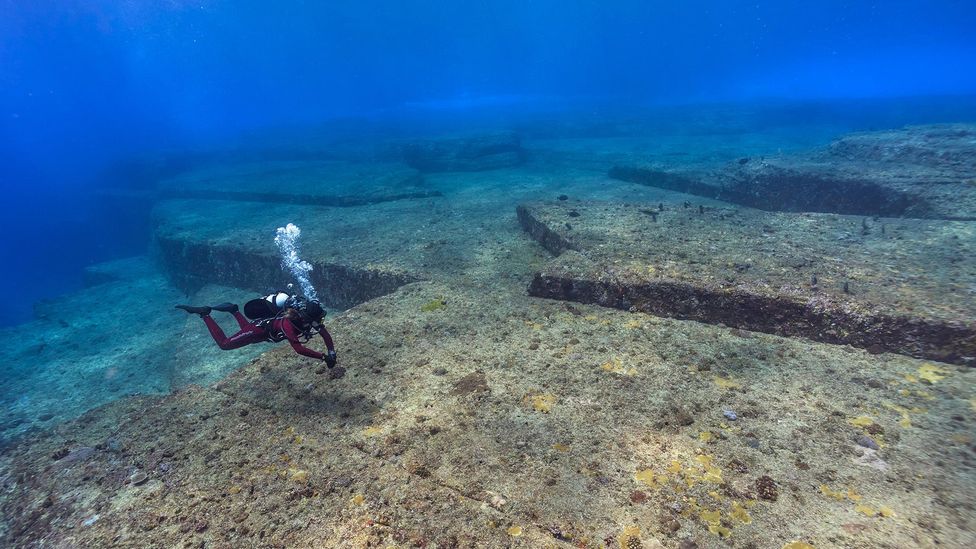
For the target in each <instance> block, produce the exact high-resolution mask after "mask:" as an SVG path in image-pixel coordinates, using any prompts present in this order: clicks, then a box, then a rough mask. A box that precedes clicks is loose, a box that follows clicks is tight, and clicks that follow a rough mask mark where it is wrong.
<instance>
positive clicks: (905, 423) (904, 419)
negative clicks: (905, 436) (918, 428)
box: [884, 402, 925, 429]
mask: <svg viewBox="0 0 976 549" xmlns="http://www.w3.org/2000/svg"><path fill="white" fill-rule="evenodd" d="M884 406H885V408H888V409H889V410H894V411H896V412H898V413H899V414H901V419H900V420H898V425H901V426H902V427H904V428H906V429H907V428H909V427H911V426H912V418H911V416H909V415H908V414H909V412H911V413H914V414H919V413H922V412H924V411H925V410H923V409H922V408H918V407H914V408H911V409H909V408H905V407H904V406H898V405H897V404H890V403H887V402H886V403H884Z"/></svg>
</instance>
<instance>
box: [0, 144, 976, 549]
mask: <svg viewBox="0 0 976 549" xmlns="http://www.w3.org/2000/svg"><path fill="white" fill-rule="evenodd" d="M703 139H704V138H703ZM703 143H704V141H703ZM521 146H522V147H525V148H526V150H527V151H529V152H532V153H533V154H527V155H526V161H525V162H524V163H522V164H520V165H518V166H515V167H512V166H509V167H506V168H501V169H495V170H490V171H465V172H445V173H440V172H431V173H428V174H425V175H424V178H423V185H424V187H425V189H426V190H427V191H430V192H431V194H428V195H425V196H423V197H419V198H416V197H415V198H398V199H397V200H387V201H381V202H372V203H369V204H363V205H359V206H349V205H341V204H320V203H302V202H301V201H298V202H290V201H285V200H264V199H261V197H262V196H264V195H263V194H260V193H258V194H248V195H246V196H242V195H239V194H238V195H235V194H233V193H231V194H229V195H219V196H218V195H212V196H208V197H206V198H200V197H195V198H194V197H192V195H186V196H184V197H182V198H177V197H175V196H170V197H169V198H166V199H164V200H161V201H160V202H159V203H158V204H157V205H156V209H155V231H156V232H155V237H156V239H157V244H158V259H159V260H160V262H161V263H162V265H163V268H164V270H165V272H166V273H167V274H168V278H165V279H164V278H163V276H161V275H160V274H159V273H158V272H155V273H153V274H151V275H150V274H148V273H149V271H145V272H143V271H140V270H139V269H125V268H121V267H119V268H107V267H102V268H96V269H93V271H92V273H91V274H90V280H91V283H92V286H91V287H90V288H89V289H88V290H86V291H87V292H90V293H87V294H84V295H83V296H81V297H79V299H78V300H77V303H78V304H83V303H85V302H86V299H88V298H93V297H96V296H98V295H102V294H98V293H97V292H103V291H104V292H109V291H110V290H111V291H112V292H116V293H115V294H110V293H106V294H104V295H115V296H118V295H122V294H124V292H125V291H129V292H130V293H131V296H132V297H138V296H140V295H142V294H143V293H146V294H148V293H151V292H153V291H155V292H156V294H155V295H154V298H153V299H152V300H145V299H144V300H142V301H143V305H144V308H139V307H138V304H133V305H131V309H132V310H131V311H128V312H127V314H128V313H131V315H132V316H131V317H126V318H125V319H123V320H125V322H123V323H121V324H116V325H114V326H115V327H116V329H121V330H123V332H124V331H125V330H127V329H131V330H134V331H138V330H140V329H145V330H147V332H148V333H149V334H152V335H154V336H155V339H157V340H158V339H159V334H160V333H161V330H163V329H164V328H167V327H172V328H173V329H172V331H171V332H166V333H167V336H166V338H165V341H166V342H167V343H166V344H167V345H168V346H167V347H165V348H160V347H153V346H150V345H145V346H140V347H138V348H136V346H135V344H134V343H132V342H134V341H135V340H134V339H126V340H125V341H126V342H129V343H128V344H129V345H131V346H132V348H130V349H124V348H121V346H120V345H118V342H120V341H122V340H121V339H119V337H118V334H116V336H115V337H110V336H106V337H108V338H109V339H108V340H106V341H99V342H85V341H81V340H76V341H75V344H77V345H95V346H99V347H105V348H112V349H114V348H115V347H117V346H118V347H120V349H119V351H118V352H119V356H116V357H114V358H112V359H111V360H108V361H105V363H104V364H102V363H99V364H97V365H89V366H90V368H89V370H88V372H89V374H90V375H89V376H88V377H71V376H65V377H63V378H62V379H61V381H59V383H61V384H62V385H59V387H68V386H69V384H70V383H74V384H75V385H76V386H78V387H83V386H84V384H85V383H96V381H94V380H95V379H96V378H97V376H98V375H103V374H104V372H105V371H107V369H108V368H110V367H113V366H114V367H118V364H112V361H113V360H114V361H119V364H125V366H126V367H125V368H121V370H120V371H122V372H125V373H128V372H134V371H137V370H139V369H142V370H143V371H144V372H146V375H147V376H148V375H149V373H154V374H156V373H158V372H159V369H160V368H168V369H169V370H167V371H166V375H165V379H167V380H171V381H170V384H169V387H165V388H161V389H160V390H159V391H158V392H160V393H168V394H158V395H145V394H143V395H136V396H130V397H129V398H122V399H114V400H113V399H105V400H100V401H97V402H96V401H92V402H89V403H88V404H89V406H88V407H92V406H96V405H99V404H101V405H99V406H97V407H95V408H94V409H92V410H90V411H88V412H87V413H85V414H84V415H82V416H81V417H78V418H76V419H69V418H70V414H66V415H65V417H64V418H61V417H58V418H57V419H58V420H62V419H63V420H64V421H61V422H59V423H58V424H57V425H50V423H55V422H50V423H49V424H47V425H48V428H46V429H35V430H31V431H28V432H24V431H25V429H18V430H17V438H9V439H7V440H6V442H5V444H4V445H3V446H2V448H0V464H2V467H3V476H2V477H0V481H2V483H3V487H4V490H3V491H2V492H0V509H2V511H3V514H2V516H3V517H4V518H3V520H2V522H0V539H2V540H3V543H4V544H6V545H11V546H30V545H65V544H76V545H79V546H109V545H123V546H124V545H142V546H144V545H159V546H176V545H217V546H222V545H226V546H269V547H281V546H287V547H294V546H299V547H322V546H329V547H361V546H362V547H368V546H391V545H392V546H401V545H413V546H421V547H422V546H438V547H498V546H526V547H541V546H548V545H554V546H559V547H562V546H566V547H570V546H583V547H596V546H599V545H600V544H603V545H608V544H609V545H614V544H616V545H623V546H637V545H642V546H659V545H662V546H666V547H678V546H683V547H688V546H690V545H689V544H690V543H696V544H698V546H700V547H709V546H717V545H719V544H725V543H732V544H736V545H743V546H747V545H756V546H767V545H769V546H773V547H782V546H785V545H787V544H788V543H789V542H791V541H794V540H805V541H806V542H809V543H811V544H812V545H813V546H816V547H827V546H832V545H857V544H862V545H865V546H875V545H882V544H890V545H893V546H910V545H926V546H927V545H936V544H940V545H947V546H948V545H951V544H952V543H957V542H959V543H966V544H970V543H969V542H970V541H976V540H974V539H973V535H972V528H971V524H972V521H973V512H972V509H970V506H969V499H970V497H969V495H970V494H971V493H972V490H973V489H974V488H976V486H974V482H976V481H974V479H976V475H974V474H973V467H974V460H973V453H972V448H971V446H972V443H973V441H972V437H971V432H970V431H971V429H969V427H968V425H969V424H970V423H971V422H972V421H976V416H974V415H973V409H972V402H973V399H976V384H974V383H973V381H974V378H973V376H974V375H976V370H973V369H972V368H968V367H965V366H954V365H951V364H947V363H941V362H934V361H933V360H934V359H940V360H946V361H951V362H954V363H956V364H960V365H961V364H966V363H967V362H966V360H967V357H968V356H971V355H970V354H969V353H970V351H971V347H970V345H971V343H972V336H971V332H970V331H971V330H972V320H971V319H972V312H973V310H974V307H976V294H974V293H973V286H972V284H974V283H976V263H974V261H976V260H974V257H976V254H973V253H971V252H972V250H971V249H970V248H971V246H972V245H973V241H974V234H976V233H974V232H973V231H974V225H973V223H972V222H969V221H955V222H945V221H941V220H918V219H886V218H879V219H871V218H868V219H865V218H864V217H861V216H858V217H849V216H844V215H836V214H810V213H783V212H765V211H760V210H756V209H751V208H748V207H742V206H737V205H733V204H729V203H720V202H716V201H714V200H710V199H708V200H706V199H702V198H700V197H697V196H693V195H689V194H679V193H675V192H672V191H666V190H662V189H658V188H653V187H648V186H644V185H625V184H622V183H620V182H619V181H614V180H611V179H609V178H607V177H606V175H605V174H606V170H607V167H608V166H607V165H606V163H605V162H603V161H602V160H601V161H595V160H594V158H597V159H610V158H621V157H626V156H628V155H630V156H632V155H633V154H634V152H633V143H632V142H621V141H617V140H613V139H606V140H591V141H588V142H587V144H586V146H581V145H580V144H579V143H578V142H574V143H554V142H553V141H551V140H550V141H546V142H544V143H543V142H540V143H535V144H533V143H532V142H531V141H529V142H525V143H522V144H521ZM701 146H702V147H704V146H705V145H701ZM533 147H536V148H535V149H533ZM546 147H551V148H546ZM593 147H603V148H602V149H599V150H592V148H593ZM750 152H754V151H750ZM397 169H398V170H399V169H400V168H397ZM404 169H407V170H409V168H404ZM229 171H230V173H238V172H235V171H234V170H229ZM299 172H300V170H299ZM223 173H227V170H224V172H223ZM240 173H244V174H253V173H260V174H267V173H270V172H269V171H268V170H265V169H263V168H262V169H258V170H257V171H255V170H254V169H253V167H250V168H246V169H245V168H244V167H242V168H241V171H240ZM309 173H316V172H314V170H313V171H312V172H309ZM292 176H295V174H294V173H292ZM235 177H236V176H235ZM246 177H247V178H251V175H246ZM201 179H206V178H201ZM190 180H193V178H192V177H191V178H189V179H187V181H190ZM227 181H230V182H232V181H233V177H232V178H231V179H229V180H227ZM227 181H225V182H224V183H222V185H226V184H227ZM248 181H249V183H248V185H257V184H258V183H260V182H261V181H264V179H262V177H258V178H256V179H253V180H252V179H248ZM269 181H270V180H269ZM364 185H365V186H364V187H363V189H364V192H368V188H369V185H367V184H364ZM226 188H228V189H232V188H233V185H231V186H230V187H226ZM208 192H209V191H208ZM262 192H263V191H262ZM433 193H440V194H439V195H437V194H433ZM322 196H325V195H322ZM288 222H293V223H296V224H297V225H299V226H301V227H302V231H303V234H302V240H301V244H302V246H303V247H302V256H303V257H304V258H306V259H307V260H308V261H310V262H311V263H312V264H313V265H314V269H313V272H312V276H313V281H314V282H315V285H316V287H317V289H318V291H319V292H320V294H322V296H323V297H324V298H325V300H326V301H327V302H328V303H330V304H331V307H330V315H329V316H328V317H327V323H328V325H329V328H330V330H331V331H332V333H333V336H334V337H335V340H336V343H337V347H338V350H339V364H340V367H341V368H337V369H333V370H330V369H328V368H326V367H325V366H324V365H323V364H321V363H314V362H312V361H309V360H308V359H305V358H303V357H301V356H299V355H296V354H294V353H293V352H292V351H291V350H290V349H289V348H288V347H287V346H278V347H269V346H263V347H260V348H259V349H251V348H246V349H245V350H240V351H227V352H224V351H219V350H217V349H216V347H215V346H214V345H213V343H212V341H211V340H210V339H209V338H210V336H209V334H208V333H207V332H206V330H205V328H204V327H203V326H202V323H201V322H200V320H199V318H197V317H196V316H192V315H185V314H184V313H182V312H181V311H176V310H173V309H172V308H171V307H172V304H173V303H172V301H176V300H179V301H183V300H189V301H196V302H200V303H216V302H219V301H225V300H231V301H240V300H243V299H246V298H247V297H248V296H252V295H256V294H259V293H261V292H264V291H266V290H268V291H270V290H273V289H276V288H280V287H281V286H283V285H285V284H287V283H288V282H290V281H289V280H288V279H287V277H286V276H285V275H284V274H283V273H282V270H281V268H280V265H279V264H278V258H277V255H276V250H275V248H274V244H273V242H272V240H271V239H272V238H273V235H274V230H275V228H276V227H279V226H282V225H284V224H286V223H288ZM133 273H135V274H133ZM139 273H142V274H139ZM152 281H157V282H158V287H157V288H156V289H155V290H151V289H142V290H140V289H139V288H141V285H142V284H145V283H147V282H152ZM845 283H846V289H845ZM214 284H224V285H226V286H215V285H214ZM113 285H114V286H113ZM227 286H234V287H237V288H236V289H233V288H230V287H227ZM187 291H189V292H195V293H192V294H191V295H189V296H187V295H184V293H182V292H187ZM540 296H541V297H540ZM550 298H552V299H550ZM137 301H139V300H138V299H136V300H133V303H135V302H137ZM126 303H129V302H128V301H126ZM337 308H338V309H340V310H338V311H337V310H336V309H337ZM42 309H43V307H42ZM164 309H165V311H164ZM53 310H63V307H54V308H53ZM42 312H43V311H42ZM146 315H151V318H148V317H147V321H146V323H145V325H143V324H140V322H139V321H138V319H139V318H140V316H146ZM218 319H219V320H220V321H221V322H223V321H227V320H230V319H229V317H219V318H218ZM69 321H70V322H73V321H71V320H69ZM228 327H230V326H228ZM167 329H168V328H167ZM967 330H970V331H967ZM763 332H767V333H763ZM64 335H65V336H66V337H67V336H69V335H70V331H69V330H66V331H65V332H64ZM310 345H312V346H313V347H315V348H320V347H321V343H320V342H319V341H313V342H312V343H311V344H310ZM251 351H254V352H253V354H247V353H249V352H251ZM46 352H47V351H46V350H43V349H42V350H41V351H40V353H41V354H43V353H46ZM56 355H57V353H52V356H56ZM72 356H73V355H72ZM916 356H917V357H925V358H923V359H920V358H914V357H916ZM79 357H81V355H79ZM147 357H148V358H147ZM22 358H23V357H20V358H18V360H21V359H22ZM81 358H84V357H81ZM28 360H32V359H30V357H28ZM25 364H29V362H27V363H25ZM45 364H46V365H47V367H51V368H53V367H55V365H56V364H60V363H58V362H57V361H55V360H54V359H53V358H52V359H51V360H50V361H49V362H45ZM23 371H24V372H27V369H26V368H25V369H24V370H23ZM25 375H26V374H25ZM30 379H34V380H38V381H43V380H44V379H46V378H43V377H35V378H30ZM122 379H123V380H124V379H126V378H125V377H123V378H122ZM138 381H139V380H138V379H137V378H135V377H134V378H132V380H131V381H130V384H129V385H124V387H125V391H126V392H127V393H132V392H135V391H136V387H142V386H143V385H139V383H138ZM5 383H9V381H5ZM28 383H29V381H27V378H25V381H24V382H23V383H22V384H21V385H20V386H19V387H26V386H27V384H28ZM171 389H172V391H171ZM64 391H67V389H64ZM75 392H79V391H75ZM143 392H146V391H143ZM78 413H80V410H79V412H78ZM37 425H38V426H40V425H44V423H38V424H37ZM8 432H12V431H8ZM682 544H683V545H682Z"/></svg>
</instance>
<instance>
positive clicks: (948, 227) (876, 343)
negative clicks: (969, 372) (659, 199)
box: [518, 203, 976, 364]
mask: <svg viewBox="0 0 976 549" xmlns="http://www.w3.org/2000/svg"><path fill="white" fill-rule="evenodd" d="M662 208H663V209H662ZM571 213H573V214H575V215H573V216H572V217H570V214H571ZM518 217H519V220H520V223H521V225H522V227H523V228H524V229H525V230H526V232H528V233H529V234H530V235H532V236H533V238H535V239H536V240H538V241H539V242H540V243H542V245H543V246H545V247H546V248H547V249H549V250H550V251H552V252H553V253H555V254H561V255H559V257H557V258H556V259H554V260H553V261H552V262H551V263H550V264H548V265H547V266H546V267H545V268H543V269H542V271H541V272H539V273H537V274H536V275H535V277H534V279H533V281H532V283H531V284H530V286H529V293H530V294H531V295H533V296H536V297H545V298H551V299H561V300H568V301H578V302H582V303H593V304H599V305H602V306H606V307H614V308H618V309H625V310H627V309H629V310H634V311H641V312H646V313H651V314H655V315H659V316H667V317H673V318H680V319H687V320H696V321H701V322H708V323H713V324H724V325H727V326H731V327H735V328H741V329H747V330H753V331H760V332H767V333H773V334H778V335H784V336H802V337H807V338H810V339H813V340H816V341H823V342H826V343H836V344H847V345H853V346H857V347H862V348H866V349H870V350H872V352H883V351H888V352H896V353H901V354H905V355H909V356H914V357H918V358H929V359H935V360H941V361H944V362H950V363H958V364H971V363H976V358H974V357H976V321H974V320H973V318H974V315H973V312H974V310H976V300H974V298H973V296H972V294H971V290H968V289H967V288H966V287H965V284H966V280H967V279H969V278H971V277H972V276H973V274H974V273H976V265H974V264H973V263H974V262H973V260H972V259H971V257H972V256H971V250H969V249H968V246H969V245H968V244H966V243H965V242H966V240H962V241H960V238H959V237H960V236H964V237H967V238H968V237H969V236H970V235H971V233H972V232H973V231H974V226H973V224H971V223H965V222H955V223H948V224H947V223H945V222H942V223H929V222H924V221H914V220H890V219H888V220H883V221H882V222H881V223H878V224H876V225H873V228H872V226H871V225H868V224H867V221H865V220H863V219H861V218H847V217H845V216H835V215H818V214H805V215H802V216H796V215H788V214H770V213H764V212H758V211H755V210H741V209H740V210H733V209H712V208H709V209H708V210H705V211H703V212H702V211H699V210H698V209H695V208H686V207H685V205H684V204H681V203H667V204H661V205H655V206H654V208H653V209H648V208H641V207H639V206H631V205H622V204H601V203H576V204H570V205H564V204H560V203H555V204H533V205H522V206H519V208H518ZM569 219H571V220H572V221H571V222H570V221H567V220H569ZM567 223H571V225H567ZM570 227H571V228H570ZM858 227H860V230H861V232H862V233H863V234H862V235H861V236H860V237H859V238H858V237H854V236H853V234H850V233H848V237H850V238H851V239H854V240H857V241H858V242H857V244H856V245H852V244H853V242H851V243H844V242H838V241H837V240H836V238H835V237H836V236H837V235H838V234H840V235H843V234H844V233H843V231H845V230H848V231H850V230H857V228H858ZM608 235H613V236H608ZM889 239H894V240H891V241H889ZM892 242H894V243H896V244H897V246H895V247H894V248H892ZM934 242H944V243H945V244H946V246H947V248H942V247H940V246H941V244H939V245H935V246H933V243H934ZM567 250H568V251H567ZM896 259H897V260H898V261H899V262H900V263H901V267H902V268H901V270H900V272H899V273H897V274H894V273H892V272H891V271H890V270H889V269H887V267H885V266H886V265H890V264H895V263H894V261H895V260H896ZM923 277H924V278H927V280H923Z"/></svg>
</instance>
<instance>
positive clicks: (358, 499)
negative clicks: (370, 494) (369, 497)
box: [349, 494, 366, 507]
mask: <svg viewBox="0 0 976 549" xmlns="http://www.w3.org/2000/svg"><path fill="white" fill-rule="evenodd" d="M365 501H366V497H365V496H363V495H362V494H356V495H355V496H353V497H351V498H349V503H351V504H353V505H355V506H357V507H358V506H360V505H362V504H363V503H364V502H365Z"/></svg>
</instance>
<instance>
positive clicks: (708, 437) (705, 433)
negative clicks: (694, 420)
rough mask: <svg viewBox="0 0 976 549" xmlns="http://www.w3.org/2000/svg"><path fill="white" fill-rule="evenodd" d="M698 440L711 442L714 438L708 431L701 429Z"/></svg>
mask: <svg viewBox="0 0 976 549" xmlns="http://www.w3.org/2000/svg"><path fill="white" fill-rule="evenodd" d="M698 440H700V441H702V442H711V441H713V440H715V435H713V434H712V433H711V432H710V431H702V432H701V433H698Z"/></svg>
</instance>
